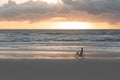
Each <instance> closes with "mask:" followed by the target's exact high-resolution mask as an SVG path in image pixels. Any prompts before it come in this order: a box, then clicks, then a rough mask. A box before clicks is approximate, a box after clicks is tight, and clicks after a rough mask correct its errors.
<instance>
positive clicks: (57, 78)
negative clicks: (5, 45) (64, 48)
mask: <svg viewBox="0 0 120 80" xmlns="http://www.w3.org/2000/svg"><path fill="white" fill-rule="evenodd" d="M119 68H120V59H109V60H107V59H104V60H103V59H76V60H64V59H58V60H57V59H37V60H36V59H31V60H28V59H23V60H20V59H1V60H0V80H119V79H120V69H119Z"/></svg>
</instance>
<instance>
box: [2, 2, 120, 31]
mask: <svg viewBox="0 0 120 80" xmlns="http://www.w3.org/2000/svg"><path fill="white" fill-rule="evenodd" d="M119 4H120V0H0V29H120V27H119V25H120V20H119V19H120V18H119V17H120V5H119Z"/></svg>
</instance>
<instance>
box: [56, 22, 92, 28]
mask: <svg viewBox="0 0 120 80" xmlns="http://www.w3.org/2000/svg"><path fill="white" fill-rule="evenodd" d="M55 28H57V29H90V28H92V25H91V24H90V23H88V22H58V23H56V26H55Z"/></svg>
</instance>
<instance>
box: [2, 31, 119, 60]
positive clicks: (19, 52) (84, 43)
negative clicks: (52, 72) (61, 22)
mask: <svg viewBox="0 0 120 80" xmlns="http://www.w3.org/2000/svg"><path fill="white" fill-rule="evenodd" d="M81 48H83V49H84V54H85V58H96V59H120V30H0V59H76V58H75V54H76V52H77V51H80V50H81Z"/></svg>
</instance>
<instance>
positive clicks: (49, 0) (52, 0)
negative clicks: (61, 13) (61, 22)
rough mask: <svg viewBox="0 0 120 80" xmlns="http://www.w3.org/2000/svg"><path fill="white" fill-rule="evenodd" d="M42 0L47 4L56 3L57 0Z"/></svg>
mask: <svg viewBox="0 0 120 80" xmlns="http://www.w3.org/2000/svg"><path fill="white" fill-rule="evenodd" d="M42 1H44V2H47V3H49V4H50V3H55V4H56V3H58V1H59V0H42Z"/></svg>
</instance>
